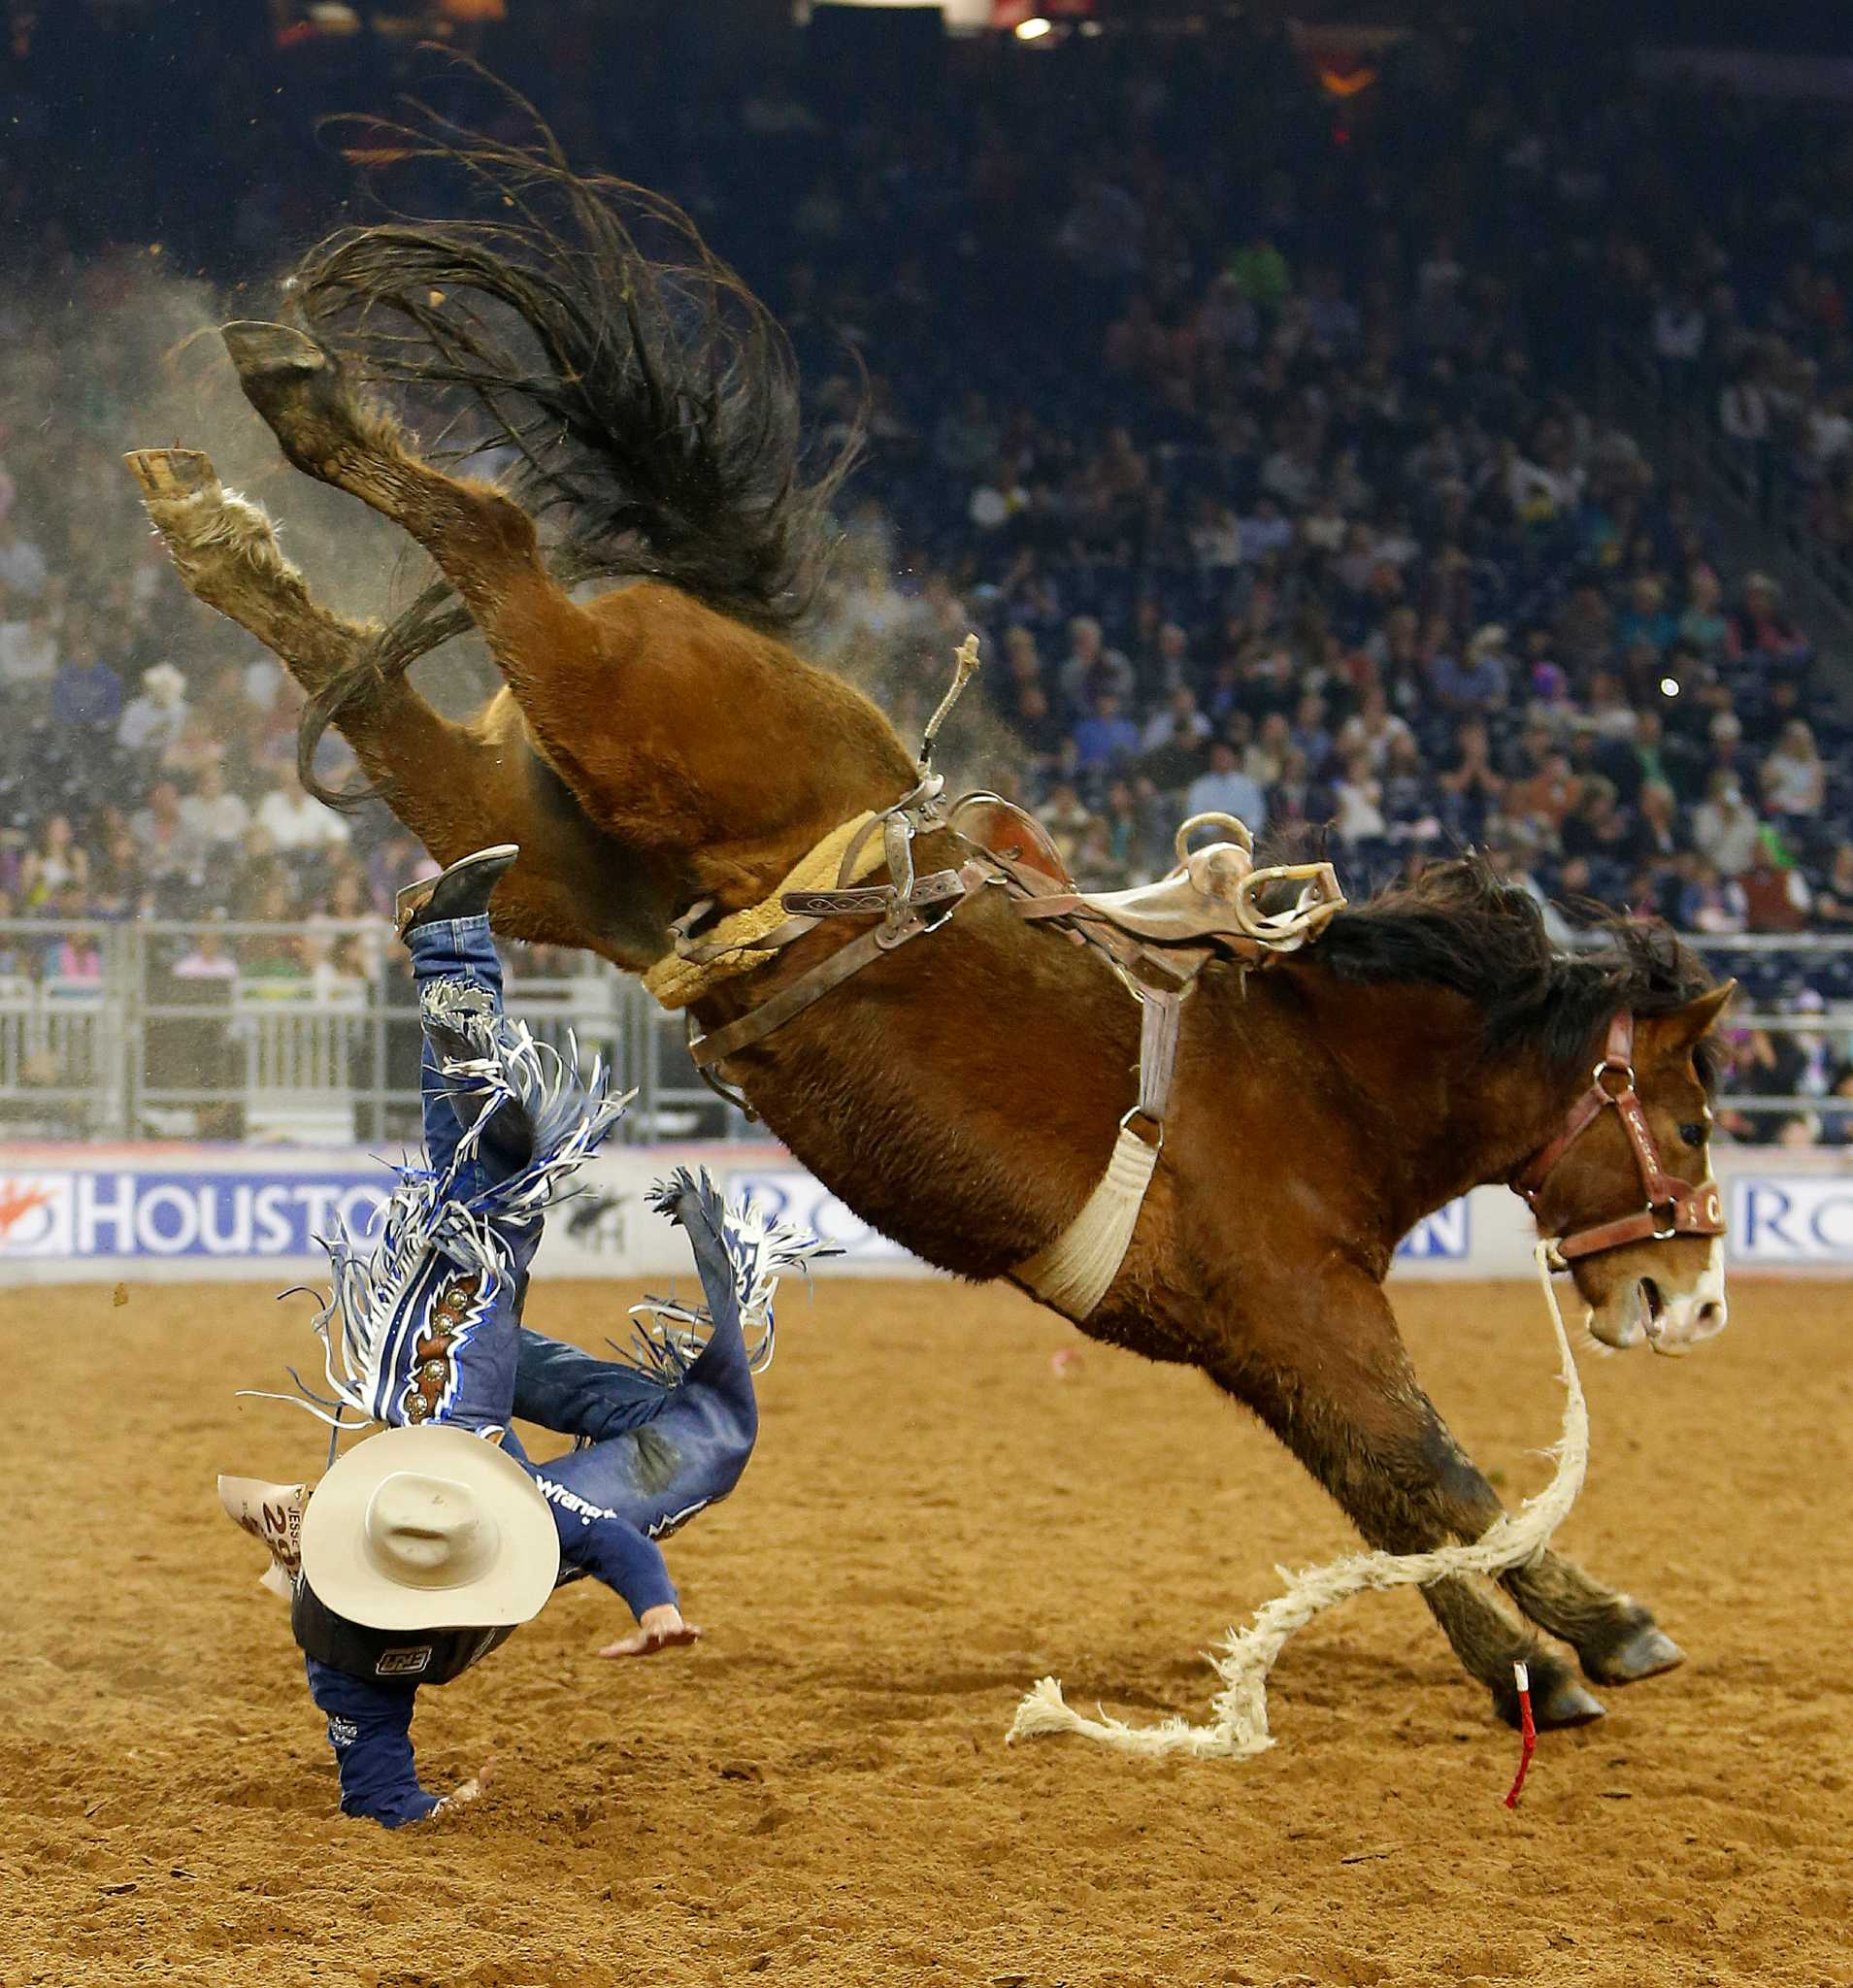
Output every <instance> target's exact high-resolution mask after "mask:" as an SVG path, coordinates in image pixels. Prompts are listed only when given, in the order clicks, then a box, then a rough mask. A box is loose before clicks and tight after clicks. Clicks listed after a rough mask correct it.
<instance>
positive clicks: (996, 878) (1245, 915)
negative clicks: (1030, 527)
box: [675, 636, 1344, 1319]
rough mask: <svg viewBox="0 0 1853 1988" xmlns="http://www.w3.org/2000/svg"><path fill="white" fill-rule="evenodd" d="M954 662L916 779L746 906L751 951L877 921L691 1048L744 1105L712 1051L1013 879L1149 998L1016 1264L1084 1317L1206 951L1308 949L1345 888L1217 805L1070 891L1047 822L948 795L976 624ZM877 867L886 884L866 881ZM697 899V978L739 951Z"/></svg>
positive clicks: (1123, 1229)
mask: <svg viewBox="0 0 1853 1988" xmlns="http://www.w3.org/2000/svg"><path fill="white" fill-rule="evenodd" d="M956 664H957V675H956V677H955V679H954V680H953V683H952V685H951V687H950V689H949V690H948V691H947V693H946V695H945V697H944V698H943V700H942V702H941V704H940V707H939V709H938V710H937V711H936V712H934V714H933V717H932V719H931V721H930V722H929V723H928V725H927V728H926V734H925V738H924V740H923V742H922V745H921V749H920V755H919V759H918V761H917V763H916V764H917V771H918V774H919V779H918V783H917V784H916V785H915V786H914V787H913V788H912V789H911V790H910V792H909V793H907V794H905V795H903V796H902V797H901V799H900V800H898V801H896V802H895V803H894V804H893V805H892V806H890V807H888V808H886V809H883V810H882V811H881V812H878V813H873V814H871V815H869V816H868V817H867V818H866V819H864V820H862V821H861V822H859V823H858V824H856V825H855V826H854V827H853V830H852V832H851V833H850V834H849V835H848V837H847V840H846V842H841V846H842V856H841V860H840V862H839V863H838V866H837V881H836V884H835V887H834V888H829V889H816V888H797V889H787V890H781V891H780V892H779V893H778V896H777V904H778V909H779V910H780V911H782V912H783V913H784V917H783V921H782V922H780V923H777V924H771V925H770V926H769V927H768V925H767V915H769V912H770V906H768V907H764V908H755V910H754V911H752V912H751V913H746V914H736V917H737V918H739V917H743V916H745V917H750V918H751V921H752V924H753V926H754V928H755V929H754V931H753V936H752V938H751V941H750V944H751V947H752V954H751V957H752V960H753V963H754V964H759V963H763V962H764V961H765V960H766V959H767V958H769V957H770V956H772V955H774V954H776V953H777V952H778V951H779V950H780V949H782V948H783V947H784V946H786V945H789V944H791V943H792V942H793V941H794V940H796V939H799V938H801V937H802V936H803V935H804V934H805V933H807V932H811V931H812V930H814V929H815V928H816V927H817V926H818V925H819V924H820V923H821V922H822V921H824V920H825V919H829V918H843V917H856V918H874V919H876V920H877V923H875V924H873V925H871V926H869V927H868V928H867V929H866V930H864V931H863V932H861V933H860V934H859V935H858V936H857V937H855V938H854V939H851V940H850V941H848V942H847V944H844V945H842V946H840V947H838V948H837V950H836V951H834V952H832V953H830V954H829V955H828V956H827V957H826V958H824V959H822V960H820V961H818V962H817V963H816V964H815V965H814V966H812V967H811V968H809V969H807V971H806V972H804V973H803V974H800V975H799V976H798V977H797V978H796V979H794V980H791V981H789V982H787V983H786V984H785V985H784V986H783V987H780V988H779V989H778V991H777V992H775V993H773V994H771V995H769V996H768V997H767V998H766V1000H764V1001H763V1002H761V1003H760V1004H759V1005H758V1006H757V1007H755V1008H753V1009H751V1010H750V1011H748V1012H747V1013H745V1014H744V1015H742V1016H741V1017H740V1018H739V1019H738V1020H736V1021H732V1022H729V1023H727V1024H726V1025H725V1026H724V1027H721V1028H718V1029H714V1030H712V1031H711V1032H709V1033H708V1034H706V1035H697V1034H696V1033H695V1031H694V1028H693V1024H692V1020H691V1026H690V1036H689V1054H690V1055H691V1057H692V1058H693V1059H694V1063H695V1068H696V1069H697V1070H698V1071H699V1072H700V1073H701V1075H702V1077H703V1079H704V1080H705V1081H706V1082H708V1083H709V1084H710V1085H711V1087H712V1088H714V1089H715V1090H716V1091H718V1092H719V1093H720V1094H721V1095H722V1096H723V1097H727V1098H728V1099H729V1102H731V1103H735V1104H739V1105H741V1106H742V1107H743V1108H744V1109H746V1110H749V1111H750V1108H749V1107H747V1106H746V1103H745V1099H744V1098H741V1097H739V1096H738V1095H737V1094H735V1093H733V1092H732V1091H731V1089H730V1088H729V1087H726V1086H724V1085H723V1084H722V1083H721V1082H720V1081H719V1079H718V1077H717V1075H716V1066H717V1065H719V1064H721V1063H723V1062H725V1061H726V1059H727V1058H728V1057H730V1056H733V1055H736V1054H738V1053H739V1051H741V1050H742V1049H745V1048H746V1047H747V1046H748V1045H749V1044H754V1043H759V1042H763V1041H764V1040H765V1039H766V1037H768V1036H769V1035H771V1034H772V1033H773V1032H774V1031H775V1030H777V1029H778V1028H781V1027H783V1025H784V1024H785V1023H786V1022H788V1021H790V1020H792V1019H793V1017H794V1016H796V1015H799V1014H802V1013H803V1012H804V1011H805V1010H806V1009H807V1008H809V1007H811V1005H812V1004H813V1003H814V1002H816V1001H819V1000H821V999H822V997H823V996H824V995H826V994H828V993H830V992H831V991H832V990H833V989H834V988H837V987H840V986H842V985H843V984H844V981H846V980H848V979H850V978H852V977H854V976H855V975H856V974H858V973H860V972H861V970H862V969H863V968H864V967H866V966H868V965H870V964H871V963H872V962H873V961H875V960H877V959H879V958H880V957H881V956H882V955H883V954H884V953H889V952H893V951H895V950H896V949H897V948H899V947H900V946H903V945H905V944H909V943H910V941H912V940H914V939H916V938H918V937H919V936H920V935H921V934H922V933H926V932H931V931H934V930H937V929H938V927H939V926H941V925H943V924H944V923H945V922H946V921H947V920H948V919H950V918H952V917H954V916H955V915H956V914H957V912H958V911H959V910H960V909H961V907H963V906H964V905H965V904H967V903H969V902H970V901H971V900H972V899H973V898H974V897H976V896H977V895H978V894H979V893H980V892H982V891H983V890H985V889H987V888H995V889H1001V890H1002V891H1004V892H1005V893H1006V895H1007V896H1008V897H1009V901H1010V903H1011V905H1012V907H1013V909H1014V911H1016V913H1017V915H1018V916H1019V917H1021V918H1023V919H1024V920H1025V921H1026V922H1028V923H1031V924H1037V925H1042V926H1046V927H1048V928H1049V929H1050V930H1051V931H1059V932H1061V933H1062V934H1063V935H1064V936H1065V937H1067V938H1068V939H1069V940H1070V941H1071V942H1072V943H1073V944H1077V945H1083V946H1087V947H1089V948H1090V949H1092V950H1094V951H1096V952H1098V953H1099V954H1101V956H1102V957H1103V958H1104V959H1105V960H1106V961H1107V963H1108V965H1109V966H1110V967H1111V969H1112V971H1113V973H1114V974H1115V976H1116V977H1118V978H1119V980H1120V981H1121V983H1122V984H1123V985H1124V986H1125V987H1126V989H1127V991H1128V992H1129V993H1130V994H1132V995H1133V996H1134V998H1135V999H1137V1000H1138V1001H1139V1003H1140V1005H1141V1028H1140V1073H1139V1091H1138V1097H1137V1100H1136V1102H1135V1103H1134V1104H1133V1106H1132V1107H1131V1109H1130V1110H1128V1111H1127V1112H1126V1115H1125V1116H1124V1117H1123V1118H1122V1119H1121V1120H1120V1125H1119V1134H1118V1138H1117V1140H1116V1142H1115V1144H1114V1149H1113V1153H1112V1155H1111V1158H1110V1159H1109V1161H1108V1168H1107V1172H1106V1173H1105V1175H1104V1176H1102V1179H1101V1181H1100V1184H1099V1185H1098V1186H1097V1187H1096V1189H1095V1191H1094V1193H1093V1195H1092V1196H1091V1197H1090V1198H1089V1200H1088V1202H1087V1204H1086V1206H1085V1207H1084V1208H1083V1209H1082V1210H1081V1212H1080V1214H1079V1215H1078V1216H1077V1217H1076V1219H1075V1222H1074V1223H1073V1224H1071V1225H1070V1227H1069V1228H1068V1229H1067V1230H1066V1231H1065V1232H1064V1233H1063V1234H1062V1235H1061V1236H1059V1237H1057V1238H1056V1240H1055V1242H1054V1243H1051V1244H1049V1246H1048V1247H1047V1248H1046V1249H1044V1250H1042V1251H1039V1252H1038V1254H1037V1255H1036V1256H1035V1257H1032V1258H1031V1259H1030V1260H1029V1261H1028V1262H1027V1263H1025V1264H1023V1265H1021V1266H1019V1268H1018V1270H1017V1271H1016V1272H1015V1273H1014V1275H1015V1276H1016V1277H1017V1279H1018V1280H1019V1281H1021V1282H1023V1283H1025V1284H1027V1285H1028V1287H1029V1288H1030V1289H1032V1290H1034V1291H1035V1292H1036V1293H1037V1294H1038V1295H1039V1296H1040V1297H1042V1298H1043V1299H1045V1300H1046V1301H1047V1302H1048V1303H1050V1304H1052V1305H1054V1306H1056V1308H1057V1309H1060V1310H1063V1311H1066V1312H1068V1313H1069V1315H1070V1316H1071V1317H1075V1318H1077V1319H1078V1318H1084V1317H1086V1316H1087V1314H1088V1312H1090V1311H1091V1310H1092V1309H1094V1308H1095V1306H1096V1305H1098V1304H1099V1303H1100V1300H1101V1299H1102V1298H1103V1297H1104V1296H1105V1295H1106V1293H1107V1290H1108V1286H1109V1285H1110V1284H1111V1282H1112V1280H1113V1277H1114V1276H1115V1275H1116V1274H1117V1272H1118V1270H1119V1266H1120V1264H1121V1263H1122V1262H1123V1261H1124V1260H1125V1254H1126V1250H1127V1247H1128V1245H1129V1244H1130V1243H1131V1241H1132V1233H1133V1228H1134V1226H1135V1224H1136V1223H1137V1221H1138V1219H1139V1210H1140V1209H1141V1207H1142V1204H1143V1201H1144V1195H1145V1190H1146V1188H1147V1186H1148V1185H1149V1184H1150V1180H1151V1176H1152V1173H1153V1170H1154V1169H1155V1167H1156V1165H1157V1160H1158V1154H1159V1152H1160V1150H1161V1149H1162V1147H1163V1145H1164V1128H1165V1114H1166V1110H1167V1109H1168V1106H1169V1102H1170V1096H1171V1087H1172V1077H1173V1074H1174V1072H1175V1066H1176V1052H1177V1037H1178V1030H1179V1025H1180V1013H1181V1009H1182V1006H1183V1003H1184V1001H1185V999H1186V998H1187V997H1188V995H1189V994H1190V992H1191V989H1192V988H1193V987H1194V985H1195V984H1196V981H1197V978H1198V976H1199V975H1200V974H1201V973H1202V972H1203V970H1204V968H1205V967H1206V966H1208V964H1209V963H1210V962H1211V961H1212V960H1217V959H1222V960H1228V961H1231V962H1233V963H1234V964H1236V965H1237V966H1239V967H1240V968H1241V970H1243V971H1244V972H1245V971H1250V970H1253V969H1257V968H1261V967H1265V966H1266V965H1267V964H1268V963H1269V961H1270V960H1271V959H1273V958H1274V957H1276V956H1277V955H1279V954H1282V953H1287V952H1293V951H1296V950H1298V949H1299V948H1300V947H1301V946H1303V945H1305V944H1307V941H1308V940H1311V939H1314V938H1316V937H1317V936H1318V934H1319V933H1320V932H1321V931H1322V930H1323V929H1324V928H1325V925H1326V924H1327V922H1328V921H1329V920H1330V919H1331V918H1332V917H1333V916H1334V914H1335V913H1336V912H1338V911H1340V910H1341V909H1342V907H1343V905H1344V897H1343V894H1342V892H1341V891H1340V888H1339V879H1338V876H1337V874H1336V872H1335V871H1334V870H1333V868H1332V866H1331V864H1329V863H1298V864H1278V865H1267V866H1261V867H1257V866H1256V863H1255V860H1254V839H1253V837H1252V836H1251V835H1250V834H1249V833H1248V830H1247V829H1246V828H1245V827H1244V826H1243V825H1242V824H1241V822H1240V821H1238V820H1237V819H1236V818H1235V817H1234V816H1233V815H1229V814H1216V813H1208V814H1197V815H1193V816H1192V817H1191V818H1190V819H1189V820H1188V821H1186V822H1185V823H1184V824H1183V825H1182V826H1181V827H1180V828H1179V829H1178V831H1177V834H1176V837H1175V851H1176V857H1177V862H1176V866H1175V868H1174V869H1173V870H1172V871H1171V872H1170V873H1169V874H1168V875H1167V876H1165V877H1164V878H1161V879H1159V881H1157V882H1156V883H1150V884H1144V885H1141V886H1139V887H1138V888H1135V889H1132V890H1122V891H1109V892H1102V893H1088V892H1085V891H1079V890H1076V889H1075V883H1074V879H1073V878H1071V877H1070V876H1069V874H1068V869H1067V865H1066V864H1065V863H1064V862H1063V860H1062V856H1061V853H1060V851H1059V850H1058V849H1057V848H1056V847H1055V845H1054V844H1053V843H1052V842H1051V841H1050V840H1049V838H1048V836H1047V834H1046V832H1045V831H1044V830H1043V829H1042V825H1041V824H1040V823H1039V822H1037V821H1036V820H1035V819H1034V818H1033V817H1031V816H1030V815H1028V814H1026V813H1025V812H1023V811H1022V810H1021V809H1020V808H1017V807H1016V806H1015V805H1014V804H1013V803H1011V802H1009V801H1006V800H1005V799H1003V797H1002V796H1000V795H997V794H989V793H976V794H967V795H965V796H964V797H963V798H962V799H960V800H959V801H957V802H956V803H954V804H953V805H952V806H951V807H950V808H943V806H942V797H943V792H944V787H945V781H944V778H943V776H942V775H940V774H937V773H935V772H934V771H933V768H932V759H933V746H934V740H935V737H936V735H937V733H938V731H939V728H940V726H941V725H942V724H943V721H944V719H945V717H946V714H947V713H948V712H950V710H951V709H952V706H953V705H954V703H956V701H957V699H958V696H959V693H960V692H961V691H962V690H963V689H964V687H965V684H966V682H967V681H968V680H969V679H970V678H971V676H972V674H973V673H974V671H976V667H977V644H976V639H975V638H973V637H971V636H968V637H967V638H966V640H965V642H964V643H963V644H961V646H960V647H959V650H958V654H957V658H956ZM1206 827H1215V828H1221V829H1223V830H1225V831H1226V832H1227V837H1228V839H1227V840H1224V841H1221V842H1217V843H1213V844H1210V845H1208V846H1207V847H1205V848H1202V849H1197V850H1195V851H1193V850H1192V849H1191V848H1190V846H1189V844H1190V838H1191V837H1192V835H1193V834H1195V833H1196V832H1197V831H1198V830H1199V829H1202V828H1206ZM877 834H878V835H879V837H880V845H879V848H880V852H879V855H877V853H876V847H875V838H876V837H877ZM927 834H948V835H951V836H952V837H954V838H956V840H957V843H958V845H959V846H960V847H961V849H962V851H963V852H964V856H965V860H964V861H963V862H961V863H960V864H959V866H958V867H957V868H956V869H940V870H934V871H930V872H928V873H926V874H925V875H921V874H919V873H918V872H917V870H916V868H915V865H914V860H913V844H914V842H915V840H916V839H917V838H918V837H920V836H921V835H927ZM843 836H844V831H843V830H842V829H839V830H837V831H835V832H834V834H833V836H832V837H831V838H829V839H827V840H828V841H829V842H830V843H831V844H833V845H836V844H839V842H840V840H841V839H842V838H843ZM819 846H820V848H821V847H822V846H823V845H819ZM816 853H817V852H816V851H813V852H812V854H813V856H814V855H815V854H816ZM810 861H811V859H810V858H807V859H806V862H807V863H809V862H810ZM884 867H885V870H886V873H887V875H886V880H885V881H881V882H864V881H860V880H859V879H861V878H866V877H869V876H871V875H872V873H875V872H878V871H879V870H880V869H882V868H884ZM803 868H804V865H802V864H801V865H800V869H801V870H802V869H803ZM826 874H827V873H826ZM1289 894H1290V895H1289ZM1270 900H1273V902H1272V903H1270ZM702 909H703V908H701V907H697V908H696V911H695V912H692V913H690V914H689V915H688V916H687V917H684V918H683V919H680V920H678V923H677V927H676V945H675V964H676V965H677V966H678V967H679V968H681V969H684V970H686V971H687V972H688V973H690V974H692V975H694V976H697V977H699V976H700V975H701V974H702V973H703V972H704V971H705V970H713V969H718V972H717V973H716V977H722V976H723V975H725V974H727V973H730V972H732V971H737V970H738V969H737V968H730V967H728V965H727V964H726V955H727V954H728V953H729V952H730V951H734V950H735V949H736V948H735V946H734V945H732V944H726V943H721V944H716V943H715V942H713V941H710V942H708V943H706V944H705V943H704V942H703V941H702V940H701V939H700V938H698V937H697V936H696V935H695V933H694V931H693V930H692V929H691V927H692V926H693V924H694V922H695V919H696V917H697V916H698V915H699V913H700V911H702ZM762 913H765V914H767V915H762ZM729 922H730V923H732V922H733V921H731V920H730V921H729ZM695 998H697V994H696V993H693V992H690V993H687V994H686V999H688V1000H693V999H695ZM677 1005H678V1006H679V1005H683V1004H682V1003H681V1002H679V1001H678V1004H677Z"/></svg>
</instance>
